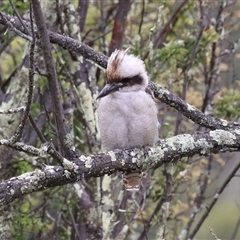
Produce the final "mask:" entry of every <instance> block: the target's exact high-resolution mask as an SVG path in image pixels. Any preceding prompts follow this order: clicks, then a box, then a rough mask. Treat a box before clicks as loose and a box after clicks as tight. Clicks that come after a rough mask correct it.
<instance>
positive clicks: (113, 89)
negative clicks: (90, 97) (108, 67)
mask: <svg viewBox="0 0 240 240" xmlns="http://www.w3.org/2000/svg"><path fill="white" fill-rule="evenodd" d="M121 87H123V84H122V83H111V84H109V83H108V84H106V85H105V86H104V88H103V89H102V91H101V92H100V93H99V94H98V96H97V99H98V98H102V97H105V96H107V95H108V94H109V93H112V92H116V91H117V90H118V89H119V88H121Z"/></svg>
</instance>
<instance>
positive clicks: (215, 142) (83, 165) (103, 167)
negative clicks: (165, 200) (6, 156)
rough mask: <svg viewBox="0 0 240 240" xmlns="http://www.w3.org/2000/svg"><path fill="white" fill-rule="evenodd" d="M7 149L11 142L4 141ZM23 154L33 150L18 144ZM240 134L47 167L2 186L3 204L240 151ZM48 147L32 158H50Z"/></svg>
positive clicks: (188, 138)
mask: <svg viewBox="0 0 240 240" xmlns="http://www.w3.org/2000/svg"><path fill="white" fill-rule="evenodd" d="M0 145H7V146H9V143H8V142H7V140H5V141H3V140H0ZM15 145H16V146H12V147H15V148H17V150H19V151H24V152H27V151H28V148H32V147H31V146H26V145H24V144H21V143H15ZM239 150H240V130H239V129H238V130H235V131H224V130H215V131H209V132H208V133H202V134H194V135H190V134H183V135H178V136H174V137H171V138H167V139H163V140H161V141H160V142H158V143H157V144H156V146H155V147H143V148H135V149H129V150H114V151H110V152H108V153H101V154H96V155H89V156H87V155H82V156H80V157H78V158H75V159H74V161H73V162H70V161H68V160H67V159H63V164H62V165H63V166H45V167H44V168H43V169H42V170H40V169H36V170H35V171H33V172H28V173H25V174H22V175H20V176H18V177H13V178H11V179H9V180H6V181H5V182H3V183H1V184H0V204H6V203H10V202H12V201H13V200H14V199H16V198H18V197H19V196H22V195H25V194H29V193H32V192H36V191H39V190H43V189H46V188H49V187H54V186H60V185H64V184H66V183H73V182H76V181H79V180H80V179H82V178H88V177H98V176H102V175H104V174H111V173H113V172H116V171H127V170H133V169H141V170H144V169H149V168H158V167H159V166H161V165H162V164H163V163H166V162H176V161H177V160H179V159H181V158H182V157H191V156H193V155H195V154H199V155H208V154H210V153H218V152H226V151H239ZM47 152H48V148H47V146H45V147H43V148H42V149H38V150H37V149H35V148H34V149H33V150H32V154H35V155H40V156H42V155H43V154H48V153H47Z"/></svg>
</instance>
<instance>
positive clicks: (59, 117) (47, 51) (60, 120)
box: [32, 0, 71, 156]
mask: <svg viewBox="0 0 240 240" xmlns="http://www.w3.org/2000/svg"><path fill="white" fill-rule="evenodd" d="M32 8H33V12H34V17H35V21H36V25H37V28H38V34H39V36H40V40H41V44H42V45H44V48H42V51H43V57H44V62H45V66H46V69H47V73H48V78H47V79H48V83H49V89H50V92H51V97H52V102H53V106H54V108H53V113H54V116H55V120H56V123H57V129H58V137H59V140H60V142H61V146H62V148H63V151H64V154H65V155H66V154H68V156H70V155H71V153H70V150H69V148H68V147H67V146H66V139H67V130H66V124H65V118H64V113H63V108H62V104H61V100H60V96H61V94H60V93H61V91H60V86H59V82H58V79H57V73H56V69H55V66H54V61H53V57H52V54H51V45H50V41H49V38H48V32H47V28H46V25H45V22H44V18H43V13H42V10H41V5H40V2H39V1H38V0H32Z"/></svg>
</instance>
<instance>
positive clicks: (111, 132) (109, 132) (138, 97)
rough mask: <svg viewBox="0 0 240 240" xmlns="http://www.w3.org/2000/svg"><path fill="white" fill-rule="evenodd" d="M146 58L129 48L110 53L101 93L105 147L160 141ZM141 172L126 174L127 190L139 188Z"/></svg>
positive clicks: (122, 146) (133, 145)
mask: <svg viewBox="0 0 240 240" xmlns="http://www.w3.org/2000/svg"><path fill="white" fill-rule="evenodd" d="M148 83H149V77H148V74H147V72H146V68H145V64H144V62H143V61H142V60H141V59H140V58H139V57H138V56H135V55H133V54H129V49H127V50H118V49H116V50H115V51H114V52H113V53H112V54H111V55H110V57H109V59H108V63H107V68H106V85H105V86H104V87H103V89H102V91H101V92H100V93H99V95H98V97H97V99H99V105H98V108H97V115H98V127H99V130H100V136H101V141H102V145H103V148H104V149H105V150H106V151H111V150H114V149H129V148H134V147H142V146H146V145H148V146H149V145H150V146H152V145H154V144H155V143H156V142H157V141H158V129H159V126H160V124H159V122H158V117H157V114H158V110H157V105H156V103H155V101H154V97H153V94H152V93H151V91H150V89H149V88H148ZM141 178H142V173H141V172H139V171H132V172H126V173H124V174H123V184H124V186H125V189H126V190H128V191H138V190H139V189H140V186H141Z"/></svg>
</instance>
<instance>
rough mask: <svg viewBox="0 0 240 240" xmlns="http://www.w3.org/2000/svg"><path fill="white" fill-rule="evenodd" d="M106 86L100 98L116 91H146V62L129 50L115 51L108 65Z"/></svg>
mask: <svg viewBox="0 0 240 240" xmlns="http://www.w3.org/2000/svg"><path fill="white" fill-rule="evenodd" d="M106 77H107V80H106V85H105V87H104V88H103V89H102V91H101V92H100V93H99V95H98V98H102V97H105V96H106V95H108V94H110V93H113V92H116V91H119V90H121V91H138V90H145V89H146V87H147V85H148V76H147V72H146V69H145V64H144V62H143V61H142V60H141V59H140V58H139V57H136V56H134V55H132V54H128V49H127V50H126V51H123V50H115V51H114V52H113V53H112V54H111V56H110V58H109V60H108V64H107V70H106Z"/></svg>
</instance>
